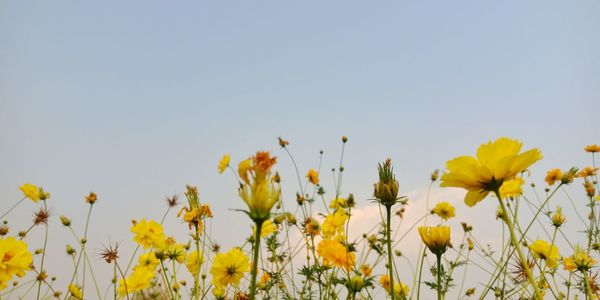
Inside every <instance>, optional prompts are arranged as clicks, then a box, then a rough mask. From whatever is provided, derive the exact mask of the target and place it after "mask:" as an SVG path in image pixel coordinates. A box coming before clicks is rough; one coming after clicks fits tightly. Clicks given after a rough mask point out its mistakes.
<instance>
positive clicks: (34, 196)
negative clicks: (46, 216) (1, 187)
mask: <svg viewBox="0 0 600 300" xmlns="http://www.w3.org/2000/svg"><path fill="white" fill-rule="evenodd" d="M19 189H20V190H21V192H23V196H25V197H26V198H29V200H31V201H33V202H38V201H39V200H40V189H39V188H38V187H37V186H36V185H33V184H30V183H25V184H23V185H22V186H20V187H19Z"/></svg>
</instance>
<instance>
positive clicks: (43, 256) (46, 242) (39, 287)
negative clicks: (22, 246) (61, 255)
mask: <svg viewBox="0 0 600 300" xmlns="http://www.w3.org/2000/svg"><path fill="white" fill-rule="evenodd" d="M21 201H22V200H21ZM43 201H44V210H45V211H48V207H47V205H46V200H43ZM19 203H20V202H19ZM17 205H18V203H17ZM45 225H46V226H45V227H46V228H45V233H44V249H43V250H42V261H41V263H40V275H41V274H43V273H44V259H45V258H46V246H47V245H48V223H47V222H46V223H45ZM42 281H43V280H42V276H40V279H39V280H38V289H37V297H36V299H40V292H41V291H42Z"/></svg>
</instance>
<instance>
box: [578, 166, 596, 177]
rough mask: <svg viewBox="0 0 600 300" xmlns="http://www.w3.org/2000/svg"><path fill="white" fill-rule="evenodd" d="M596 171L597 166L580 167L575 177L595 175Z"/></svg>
mask: <svg viewBox="0 0 600 300" xmlns="http://www.w3.org/2000/svg"><path fill="white" fill-rule="evenodd" d="M597 172H598V168H592V167H585V168H583V169H581V171H579V172H577V174H576V175H575V176H576V177H581V178H586V177H590V176H595V175H596V174H597Z"/></svg>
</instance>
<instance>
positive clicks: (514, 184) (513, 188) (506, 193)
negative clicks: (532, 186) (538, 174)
mask: <svg viewBox="0 0 600 300" xmlns="http://www.w3.org/2000/svg"><path fill="white" fill-rule="evenodd" d="M524 183H525V180H523V178H521V177H515V178H514V179H511V180H507V181H505V182H504V183H502V186H501V187H500V196H501V197H502V198H507V197H516V196H520V195H522V194H523V188H522V186H523V184H524Z"/></svg>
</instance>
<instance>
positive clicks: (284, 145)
mask: <svg viewBox="0 0 600 300" xmlns="http://www.w3.org/2000/svg"><path fill="white" fill-rule="evenodd" d="M277 140H278V141H279V146H281V148H285V147H286V146H287V145H289V144H290V142H288V141H286V140H284V139H283V138H281V137H278V138H277Z"/></svg>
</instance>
